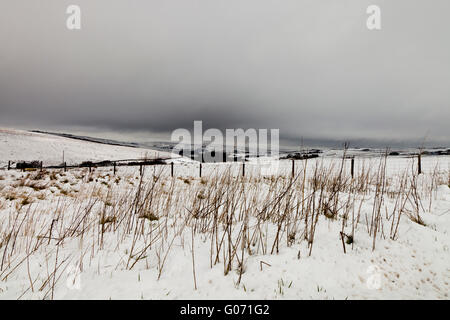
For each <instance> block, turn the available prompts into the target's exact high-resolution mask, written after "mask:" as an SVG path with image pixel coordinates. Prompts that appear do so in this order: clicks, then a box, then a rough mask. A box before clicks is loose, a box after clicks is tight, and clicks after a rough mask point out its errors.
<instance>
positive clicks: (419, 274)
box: [0, 134, 450, 299]
mask: <svg viewBox="0 0 450 320" xmlns="http://www.w3.org/2000/svg"><path fill="white" fill-rule="evenodd" d="M13 139H15V138H13V137H12V136H9V137H8V143H7V144H1V145H2V148H3V149H2V150H0V151H2V152H3V153H2V157H3V158H2V159H1V160H2V161H4V160H8V159H10V160H12V159H16V158H17V160H27V159H24V155H23V154H26V155H29V157H30V158H29V160H36V159H42V160H46V159H47V158H45V157H49V158H48V160H50V157H51V156H52V155H51V153H50V151H48V150H47V151H45V152H41V151H42V150H41V149H42V147H41V148H38V147H36V148H35V149H33V146H34V144H35V143H36V142H35V139H37V140H39V141H40V140H42V139H46V137H45V135H39V136H36V135H35V134H32V135H31V136H29V137H24V136H22V137H21V138H17V141H14V142H13ZM52 139H62V140H61V145H58V144H50V146H51V149H52V150H55V151H54V153H55V157H56V160H57V159H59V157H60V155H59V154H60V152H61V148H62V146H63V148H64V150H66V151H65V154H66V157H70V159H73V161H74V162H77V161H79V160H82V161H84V160H87V159H86V158H95V159H99V160H102V159H104V158H108V159H111V158H133V157H135V158H136V157H138V156H139V155H142V153H144V154H145V153H146V152H149V151H148V150H140V149H137V148H125V147H116V146H107V145H100V144H94V145H95V147H94V148H92V149H90V147H88V146H89V145H91V143H89V142H83V141H76V140H70V139H65V138H59V137H52ZM0 143H2V142H0ZM72 143H73V145H72ZM5 146H7V147H5ZM15 146H16V147H15ZM100 146H101V147H100ZM72 148H73V149H72ZM5 149H7V152H6V151H5ZM16 150H18V151H17V152H21V154H19V155H16V154H15V152H16ZM22 150H26V151H22ZM39 152H41V153H39ZM122 152H123V153H122ZM128 152H129V153H128ZM77 157H78V158H77ZM68 159H69V158H68ZM449 161H450V157H448V156H440V157H433V156H430V157H423V158H422V171H423V173H422V174H420V175H418V174H417V167H416V166H417V160H416V159H413V158H407V157H374V158H368V159H367V158H364V159H363V158H356V159H355V175H354V177H353V178H352V177H351V175H350V167H349V163H350V162H349V160H342V158H339V157H329V158H316V159H310V160H307V161H301V160H299V161H296V162H295V172H294V175H293V174H292V162H291V161H289V160H284V161H275V160H269V161H267V162H263V163H261V162H258V161H257V160H255V159H253V160H251V161H249V162H248V163H246V166H245V176H243V175H242V164H241V163H226V164H203V166H202V177H199V164H198V163H196V162H192V161H185V162H178V163H177V164H176V165H175V166H174V176H173V177H172V176H171V171H170V165H159V166H147V167H145V170H144V172H143V175H140V172H139V168H136V167H127V168H124V167H121V168H119V170H118V172H116V174H115V175H114V174H113V171H112V168H97V169H95V170H92V172H89V170H88V169H87V168H84V169H83V168H80V169H70V170H68V171H67V172H64V171H63V170H59V169H58V170H45V169H44V170H43V171H42V172H41V171H39V170H35V171H25V172H20V171H17V170H10V171H8V170H5V169H3V170H0V299H110V298H111V299H448V293H449V292H450V285H449V282H450V250H449V247H450V234H449V230H450V171H449V163H450V162H449Z"/></svg>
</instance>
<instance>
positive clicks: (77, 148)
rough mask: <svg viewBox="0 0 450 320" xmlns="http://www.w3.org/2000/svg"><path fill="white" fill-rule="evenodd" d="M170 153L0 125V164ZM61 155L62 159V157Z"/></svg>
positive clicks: (48, 163)
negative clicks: (7, 127) (6, 127)
mask: <svg viewBox="0 0 450 320" xmlns="http://www.w3.org/2000/svg"><path fill="white" fill-rule="evenodd" d="M168 156H169V157H170V154H169V153H165V152H160V151H154V150H150V149H141V148H133V147H124V146H114V145H107V144H102V143H95V142H88V141H82V140H76V139H70V138H64V137H60V136H55V135H50V134H42V133H36V132H29V131H22V130H16V129H4V128H0V168H5V167H6V166H7V164H8V161H11V162H19V161H34V160H39V161H42V162H43V165H44V166H50V165H59V164H61V163H62V162H63V161H65V162H66V163H67V165H72V164H79V163H81V162H83V161H102V160H122V159H141V158H144V157H147V158H150V159H151V158H154V157H168ZM63 159H64V160H63Z"/></svg>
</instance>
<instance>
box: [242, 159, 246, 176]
mask: <svg viewBox="0 0 450 320" xmlns="http://www.w3.org/2000/svg"><path fill="white" fill-rule="evenodd" d="M242 176H243V177H245V160H244V162H242Z"/></svg>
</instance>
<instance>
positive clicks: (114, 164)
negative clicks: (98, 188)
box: [113, 161, 116, 175]
mask: <svg viewBox="0 0 450 320" xmlns="http://www.w3.org/2000/svg"><path fill="white" fill-rule="evenodd" d="M113 166H114V175H116V162H115V161H114V163H113Z"/></svg>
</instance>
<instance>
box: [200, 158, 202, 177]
mask: <svg viewBox="0 0 450 320" xmlns="http://www.w3.org/2000/svg"><path fill="white" fill-rule="evenodd" d="M201 177H202V163H201V162H200V178H201Z"/></svg>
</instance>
